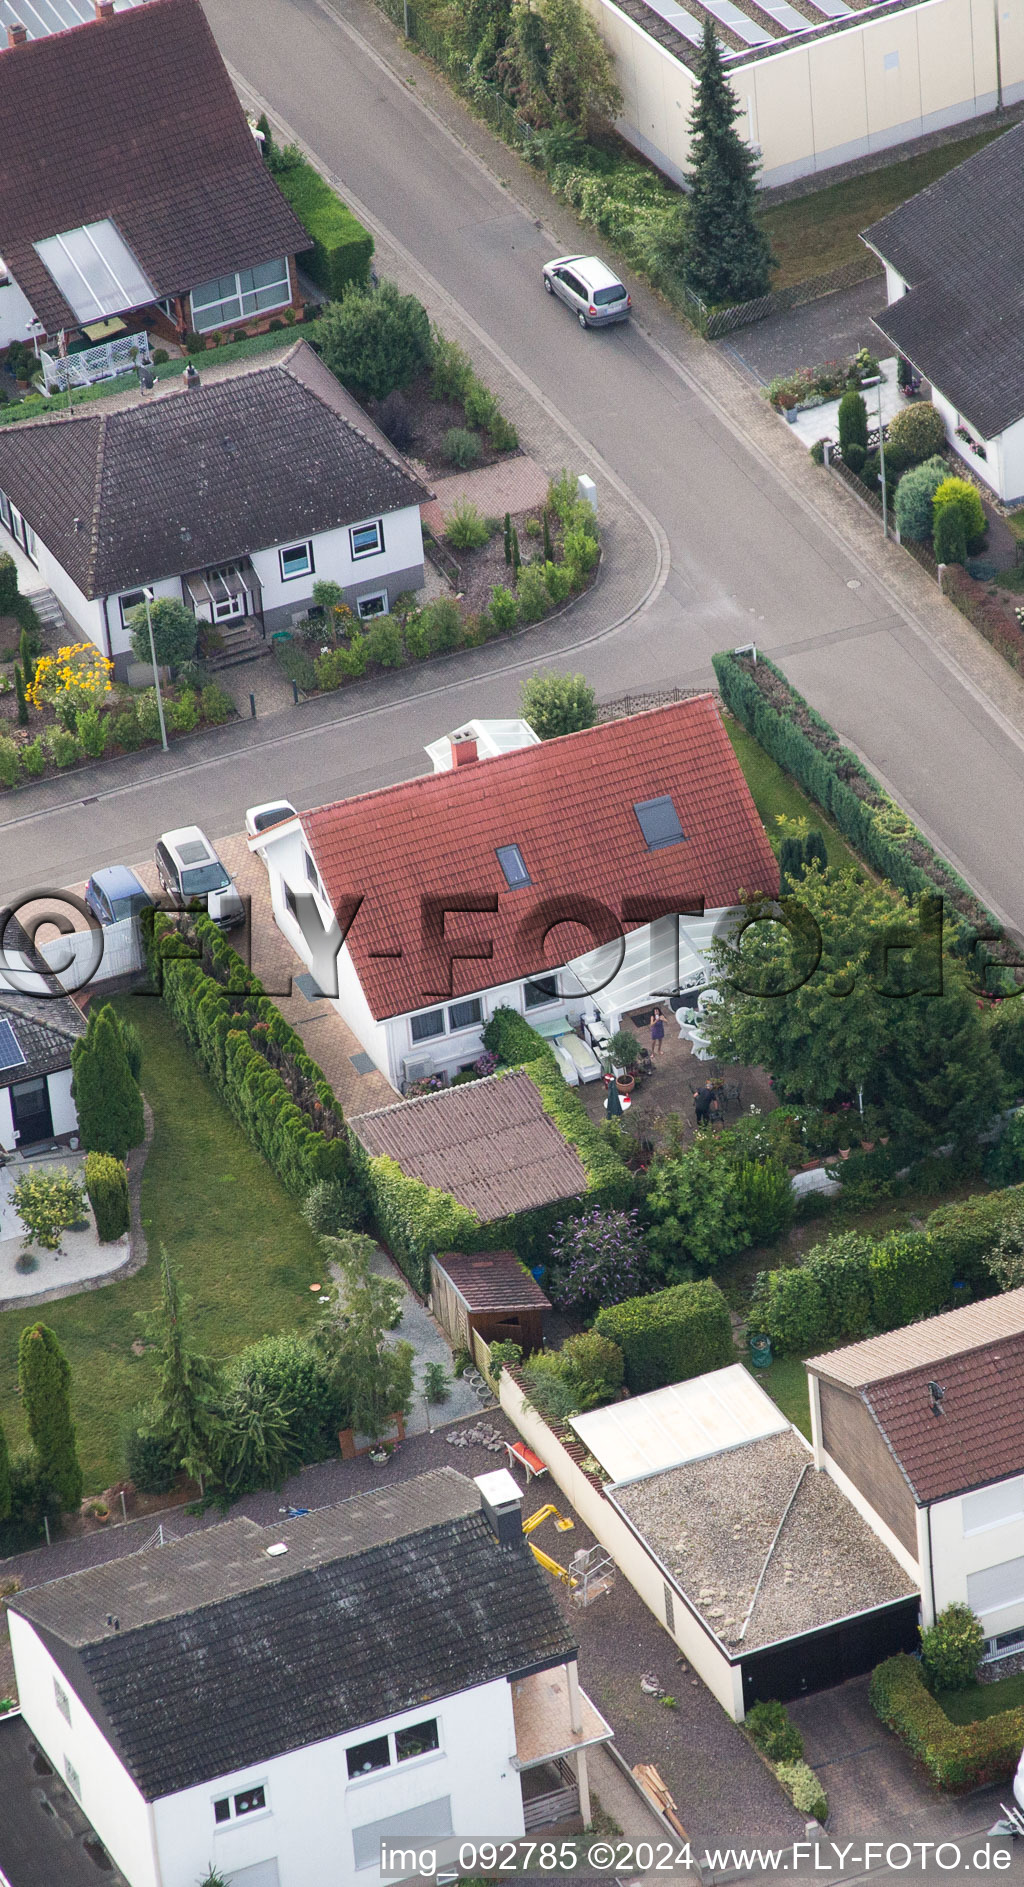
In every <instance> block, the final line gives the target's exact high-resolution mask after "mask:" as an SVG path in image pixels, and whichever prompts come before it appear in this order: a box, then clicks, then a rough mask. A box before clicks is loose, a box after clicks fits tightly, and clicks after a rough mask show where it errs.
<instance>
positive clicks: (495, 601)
mask: <svg viewBox="0 0 1024 1887" xmlns="http://www.w3.org/2000/svg"><path fill="white" fill-rule="evenodd" d="M488 614H489V615H490V618H491V621H492V622H493V624H494V627H495V628H496V629H497V631H498V633H499V634H500V635H505V634H507V632H508V631H509V630H510V629H514V628H515V626H516V624H517V622H518V621H519V601H518V598H517V597H516V596H515V595H513V592H512V591H511V590H509V589H506V587H505V585H504V584H503V583H496V584H495V585H494V588H493V589H492V591H491V600H490V603H489V604H488Z"/></svg>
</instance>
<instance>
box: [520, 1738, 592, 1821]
mask: <svg viewBox="0 0 1024 1887" xmlns="http://www.w3.org/2000/svg"><path fill="white" fill-rule="evenodd" d="M555 1771H557V1773H558V1776H559V1778H560V1785H561V1786H560V1787H558V1788H550V1789H547V1790H546V1791H545V1793H544V1794H543V1795H530V1796H528V1795H527V1794H526V1789H525V1787H524V1790H523V1827H524V1829H525V1831H526V1833H527V1834H532V1832H533V1830H534V1829H535V1828H550V1827H553V1826H554V1824H555V1823H556V1822H563V1821H569V1820H571V1818H572V1816H573V1815H578V1814H579V1812H580V1792H579V1788H578V1785H577V1782H576V1777H575V1775H574V1774H573V1771H572V1767H571V1765H570V1764H569V1763H567V1762H566V1761H565V1759H564V1757H560V1758H559V1759H558V1760H556V1761H555V1762H553V1763H549V1764H545V1779H547V1776H548V1775H550V1777H551V1780H552V1781H554V1772H555ZM534 1779H535V1780H539V1778H537V1776H536V1771H534ZM524 1782H525V1778H524Z"/></svg>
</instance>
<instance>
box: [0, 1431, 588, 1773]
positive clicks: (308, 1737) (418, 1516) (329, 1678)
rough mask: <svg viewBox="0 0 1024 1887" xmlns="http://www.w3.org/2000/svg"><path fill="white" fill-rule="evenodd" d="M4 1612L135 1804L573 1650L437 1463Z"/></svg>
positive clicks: (125, 1565) (89, 1574) (116, 1568)
mask: <svg viewBox="0 0 1024 1887" xmlns="http://www.w3.org/2000/svg"><path fill="white" fill-rule="evenodd" d="M278 1541H284V1542H285V1543H286V1544H287V1546H288V1552H287V1553H286V1554H282V1555H281V1556H280V1557H275V1558H268V1557H267V1552H266V1549H267V1547H268V1546H270V1545H272V1544H274V1543H276V1542H278ZM10 1603H11V1606H12V1608H13V1609H14V1610H16V1611H18V1612H20V1613H22V1614H23V1616H24V1617H25V1618H27V1619H29V1620H30V1621H31V1622H32V1623H33V1625H34V1626H35V1627H36V1628H37V1630H38V1631H39V1633H40V1635H41V1637H42V1638H43V1639H44V1642H45V1643H46V1644H47V1646H48V1647H49V1649H50V1651H51V1653H52V1654H53V1656H54V1657H55V1659H56V1661H57V1663H58V1664H59V1666H60V1668H61V1669H62V1670H63V1671H64V1672H65V1674H66V1676H67V1677H68V1680H69V1682H70V1683H71V1684H72V1685H73V1686H74V1687H75V1689H76V1690H77V1691H78V1693H79V1695H80V1696H82V1697H83V1699H84V1700H85V1701H86V1703H87V1706H88V1708H89V1709H90V1710H91V1712H92V1713H93V1715H94V1716H95V1718H96V1720H97V1721H98V1722H99V1724H100V1727H101V1728H102V1730H103V1732H104V1734H105V1735H106V1736H107V1738H108V1740H109V1741H110V1742H111V1743H112V1744H113V1746H114V1748H115V1749H116V1750H117V1752H118V1754H119V1755H120V1757H121V1760H122V1762H123V1763H124V1764H125V1767H126V1768H127V1769H128V1771H129V1773H130V1774H131V1775H132V1776H133V1778H134V1780H135V1781H136V1783H137V1784H138V1787H139V1788H140V1790H141V1791H142V1793H143V1795H144V1796H145V1797H146V1799H147V1801H156V1800H158V1799H159V1798H160V1797H162V1796H166V1795H172V1794H174V1793H176V1792H177V1791H178V1790H181V1789H186V1788H191V1787H194V1786H196V1785H198V1784H200V1783H202V1782H206V1781H210V1780H212V1779H213V1778H215V1777H217V1776H223V1775H227V1774H229V1773H230V1772H232V1771H234V1770H238V1769H244V1768H247V1767H249V1766H250V1765H252V1764H255V1763H259V1762H265V1761H267V1760H268V1759H269V1758H270V1757H271V1756H275V1755H280V1754H282V1753H284V1752H285V1751H287V1750H292V1749H301V1748H304V1747H305V1746H306V1745H307V1744H309V1743H315V1742H319V1741H322V1740H323V1739H324V1738H327V1737H333V1736H339V1735H342V1734H344V1733H345V1732H346V1731H349V1730H356V1729H358V1728H360V1727H361V1726H362V1725H364V1724H367V1723H374V1722H378V1721H379V1720H381V1719H382V1718H386V1717H388V1716H392V1715H394V1714H396V1713H397V1712H398V1711H401V1710H406V1709H409V1708H411V1707H412V1706H413V1705H419V1704H423V1705H424V1706H427V1705H429V1704H430V1703H432V1702H434V1701H436V1700H437V1699H439V1698H442V1697H446V1696H451V1695H452V1694H454V1693H457V1692H459V1691H462V1690H466V1689H469V1688H471V1687H472V1686H473V1685H477V1684H484V1683H487V1682H489V1681H491V1680H493V1679H495V1678H499V1677H511V1676H514V1675H520V1674H523V1673H525V1672H527V1671H530V1670H537V1669H545V1668H547V1667H548V1666H550V1665H553V1664H559V1663H563V1662H564V1661H565V1660H566V1659H567V1658H570V1657H573V1656H574V1655H575V1645H574V1642H573V1640H572V1638H571V1636H570V1634H569V1631H568V1628H567V1626H566V1624H565V1621H564V1620H563V1618H562V1614H561V1612H560V1611H559V1608H558V1606H557V1604H556V1603H555V1600H554V1598H553V1596H552V1594H551V1592H550V1590H549V1588H548V1587H547V1585H546V1584H545V1582H544V1578H543V1575H542V1574H541V1572H540V1570H539V1568H538V1567H537V1566H536V1564H535V1562H534V1560H533V1559H532V1557H531V1555H530V1553H529V1552H528V1550H527V1548H526V1546H525V1544H524V1545H523V1546H522V1547H521V1548H518V1549H512V1550H508V1549H502V1548H500V1547H499V1546H498V1544H497V1542H496V1540H495V1539H494V1536H493V1534H492V1533H491V1531H490V1528H489V1527H488V1525H487V1522H486V1520H485V1519H484V1517H483V1514H482V1513H481V1511H480V1504H479V1494H478V1491H477V1489H476V1488H475V1487H474V1486H473V1484H472V1482H471V1481H469V1480H467V1479H466V1477H465V1476H463V1475H461V1474H459V1473H458V1472H457V1471H456V1470H455V1469H454V1468H438V1469H435V1470H434V1471H433V1472H431V1473H429V1474H424V1475H421V1476H419V1477H418V1478H417V1479H416V1480H413V1481H406V1482H403V1483H400V1484H398V1485H396V1486H394V1487H388V1488H386V1489H382V1490H381V1491H380V1492H377V1491H374V1492H373V1493H370V1494H361V1495H357V1496H355V1497H354V1498H353V1499H351V1500H348V1501H343V1502H342V1503H341V1504H340V1505H339V1506H336V1507H329V1508H323V1509H321V1510H319V1511H318V1512H316V1513H313V1514H310V1515H308V1516H307V1517H305V1518H302V1519H297V1520H290V1521H283V1522H281V1523H279V1524H278V1525H277V1526H274V1527H259V1526H257V1525H256V1524H255V1522H253V1521H249V1520H245V1519H241V1520H232V1521H228V1522H226V1523H225V1524H223V1525H220V1526H216V1527H211V1528H208V1529H204V1530H203V1531H201V1532H199V1533H194V1534H190V1535H188V1536H187V1537H186V1538H185V1539H184V1540H180V1541H175V1542H174V1543H172V1544H170V1545H167V1546H164V1547H156V1548H153V1549H151V1550H150V1551H149V1552H148V1553H138V1554H134V1555H131V1556H130V1557H128V1558H126V1559H121V1560H116V1561H114V1562H112V1563H109V1564H107V1565H103V1566H97V1567H91V1568H89V1569H88V1570H87V1571H85V1572H81V1573H73V1574H71V1575H70V1576H69V1577H67V1578H65V1579H58V1580H54V1581H53V1582H52V1583H50V1584H49V1585H45V1586H37V1587H35V1588H33V1589H31V1590H30V1591H28V1592H22V1593H18V1594H17V1595H16V1597H15V1598H14V1599H13V1600H11V1602H10ZM108 1614H109V1615H111V1616H113V1617H114V1618H116V1619H117V1620H118V1621H119V1625H120V1629H119V1630H115V1629H114V1628H113V1627H112V1626H109V1625H108V1624H107V1622H106V1621H107V1617H108Z"/></svg>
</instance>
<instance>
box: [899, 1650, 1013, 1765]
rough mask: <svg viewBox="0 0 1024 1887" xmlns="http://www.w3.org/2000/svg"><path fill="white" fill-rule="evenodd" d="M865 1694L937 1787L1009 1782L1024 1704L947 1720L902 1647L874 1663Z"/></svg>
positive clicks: (918, 1670) (917, 1668) (912, 1659)
mask: <svg viewBox="0 0 1024 1887" xmlns="http://www.w3.org/2000/svg"><path fill="white" fill-rule="evenodd" d="M868 1695H869V1697H870V1699H871V1706H872V1709H873V1710H874V1712H875V1715H876V1716H877V1717H880V1718H881V1720H882V1722H883V1723H884V1724H885V1725H886V1727H887V1728H888V1729H890V1730H892V1731H893V1733H894V1734H895V1735H896V1736H898V1737H899V1739H900V1741H901V1742H902V1743H905V1744H906V1746H907V1748H908V1749H909V1751H910V1753H911V1755H913V1756H916V1757H917V1759H918V1761H919V1762H922V1763H923V1764H924V1766H925V1768H926V1769H927V1770H928V1772H929V1774H930V1775H931V1777H932V1780H933V1781H934V1782H936V1783H937V1784H938V1786H939V1788H940V1789H948V1790H951V1791H956V1792H957V1793H959V1792H961V1791H963V1790H966V1789H978V1788H982V1787H985V1786H986V1785H988V1784H991V1783H994V1782H1007V1781H1008V1780H1009V1778H1010V1777H1011V1776H1012V1775H1013V1773H1014V1771H1015V1769H1016V1767H1017V1764H1018V1762H1019V1761H1020V1752H1021V1748H1022V1747H1024V1705H1019V1706H1018V1707H1017V1709H1015V1710H1003V1711H1000V1713H999V1715H998V1716H994V1717H983V1718H982V1719H981V1721H980V1722H978V1723H951V1722H950V1720H949V1718H948V1717H947V1715H946V1713H945V1711H944V1710H943V1708H942V1706H941V1704H940V1703H938V1701H937V1700H936V1698H934V1697H933V1696H932V1694H931V1691H930V1690H929V1689H928V1687H927V1685H926V1684H925V1681H924V1677H923V1674H922V1671H921V1666H920V1664H919V1662H918V1660H917V1659H916V1658H912V1657H910V1656H909V1655H908V1654H907V1653H906V1652H900V1653H899V1655H898V1656H897V1657H895V1658H886V1660H885V1662H884V1663H883V1664H879V1665H877V1666H876V1667H875V1669H874V1671H872V1673H871V1684H870V1688H869V1691H868Z"/></svg>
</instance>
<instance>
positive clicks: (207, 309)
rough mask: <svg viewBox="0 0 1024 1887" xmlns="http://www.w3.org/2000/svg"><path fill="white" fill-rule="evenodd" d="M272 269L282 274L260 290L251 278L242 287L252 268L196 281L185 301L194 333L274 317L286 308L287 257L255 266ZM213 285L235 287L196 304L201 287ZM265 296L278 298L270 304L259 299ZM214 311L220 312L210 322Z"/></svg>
mask: <svg viewBox="0 0 1024 1887" xmlns="http://www.w3.org/2000/svg"><path fill="white" fill-rule="evenodd" d="M274 266H277V267H278V268H280V269H283V270H284V274H283V275H278V276H277V278H276V279H275V280H274V281H273V282H265V283H263V284H261V285H260V286H259V287H256V285H255V284H254V283H252V281H251V279H250V283H249V285H248V286H243V283H242V277H243V276H249V277H250V278H251V277H252V275H253V273H254V270H253V269H242V270H241V271H238V270H231V269H229V270H228V271H227V272H226V273H225V274H224V275H215V276H213V277H211V279H210V281H208V282H197V283H196V285H195V287H194V288H193V289H192V291H191V293H190V295H189V298H188V301H189V310H190V312H191V316H192V326H193V328H194V329H195V331H196V333H197V334H212V333H213V332H214V331H215V330H216V329H217V328H230V327H233V326H240V325H241V323H242V322H243V321H255V320H257V319H258V318H259V316H260V315H265V314H273V312H274V310H275V308H287V307H288V306H289V305H290V303H291V299H292V280H291V269H290V267H289V263H288V257H287V256H275V257H274V258H273V260H272V261H271V262H261V263H258V264H257V265H256V267H258V268H261V269H269V268H273V267H274ZM215 282H216V283H221V282H223V283H228V282H233V283H234V288H233V290H228V291H227V292H226V293H225V294H223V295H218V296H217V297H216V298H215V299H214V300H211V301H200V302H199V303H198V305H197V303H196V296H197V295H200V294H201V293H202V291H203V289H204V288H212V287H213V285H214V283H215ZM279 290H283V293H278V291H279ZM268 295H269V296H273V295H276V296H277V299H276V300H270V301H268V300H265V299H261V298H263V297H266V296H268ZM214 309H217V310H219V313H218V314H217V316H216V318H215V319H214V320H210V319H208V318H207V317H208V316H209V315H210V314H211V312H212V311H213V310H214Z"/></svg>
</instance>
